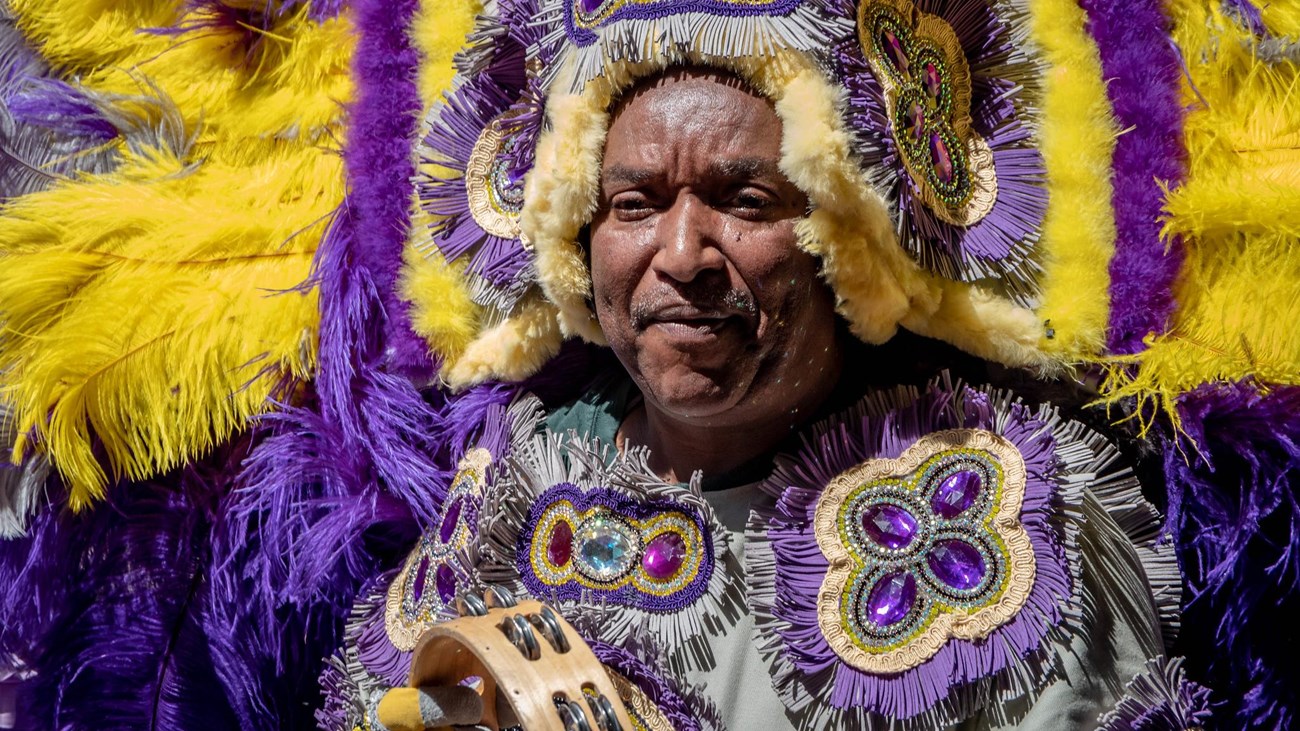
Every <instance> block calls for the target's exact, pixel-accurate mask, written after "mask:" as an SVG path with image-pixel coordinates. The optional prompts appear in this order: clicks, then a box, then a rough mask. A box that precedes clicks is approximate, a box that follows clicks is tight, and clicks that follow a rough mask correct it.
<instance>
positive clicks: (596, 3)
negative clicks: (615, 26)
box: [578, 0, 605, 15]
mask: <svg viewBox="0 0 1300 731" xmlns="http://www.w3.org/2000/svg"><path fill="white" fill-rule="evenodd" d="M604 4H605V2H604V0H578V7H580V8H582V12H583V14H585V15H595V14H596V11H598V10H600V6H602V5H604Z"/></svg>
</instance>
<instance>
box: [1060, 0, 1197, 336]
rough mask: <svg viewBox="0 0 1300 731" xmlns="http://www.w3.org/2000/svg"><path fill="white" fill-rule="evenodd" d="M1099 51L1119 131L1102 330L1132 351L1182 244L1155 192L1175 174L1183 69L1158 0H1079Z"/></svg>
mask: <svg viewBox="0 0 1300 731" xmlns="http://www.w3.org/2000/svg"><path fill="white" fill-rule="evenodd" d="M1080 5H1081V6H1082V7H1083V9H1084V10H1085V11H1087V13H1088V31H1089V32H1090V33H1091V34H1092V36H1093V38H1094V39H1095V40H1096V42H1097V49H1098V51H1099V52H1100V54H1101V67H1102V75H1103V76H1105V78H1106V81H1107V84H1106V93H1107V95H1108V96H1109V97H1110V106H1111V111H1112V113H1113V114H1114V115H1115V120H1116V121H1117V122H1118V123H1119V126H1120V128H1121V129H1124V130H1125V132H1124V134H1122V135H1120V136H1119V138H1118V139H1117V140H1116V141H1115V154H1114V157H1113V159H1112V163H1111V164H1112V169H1113V176H1112V180H1113V186H1114V191H1113V194H1112V198H1111V200H1112V202H1113V206H1114V209H1115V229H1116V239H1115V255H1114V256H1113V257H1112V258H1111V260H1110V302H1111V313H1110V330H1109V334H1108V338H1107V345H1108V347H1109V348H1110V350H1111V351H1112V352H1114V353H1125V354H1128V353H1136V352H1139V351H1141V350H1142V349H1143V348H1144V347H1145V346H1144V345H1143V342H1142V340H1143V338H1145V337H1146V336H1147V335H1148V334H1149V333H1155V334H1157V335H1158V334H1161V333H1163V332H1164V331H1165V330H1166V328H1167V327H1168V323H1169V317H1170V316H1171V315H1172V314H1173V310H1174V294H1173V284H1174V278H1175V277H1176V276H1177V275H1178V270H1179V267H1180V266H1181V265H1182V261H1183V250H1182V242H1181V241H1179V240H1178V239H1171V240H1169V241H1163V240H1161V238H1160V218H1161V213H1162V209H1163V206H1164V197H1165V194H1164V190H1165V188H1168V187H1173V186H1176V185H1177V184H1178V183H1179V182H1181V181H1182V179H1183V175H1184V172H1185V162H1186V161H1185V158H1186V150H1185V149H1184V147H1183V142H1182V132H1183V107H1182V103H1181V101H1180V98H1179V95H1180V84H1181V82H1182V74H1181V73H1180V70H1179V68H1180V67H1179V60H1178V53H1177V50H1176V49H1175V48H1174V46H1173V45H1172V44H1171V43H1170V42H1169V21H1168V19H1167V18H1166V17H1165V13H1164V4H1163V3H1161V2H1160V0H1130V1H1129V2H1122V3H1120V2H1113V1H1112V0H1081V2H1080Z"/></svg>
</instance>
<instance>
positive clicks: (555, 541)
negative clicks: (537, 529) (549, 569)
mask: <svg viewBox="0 0 1300 731" xmlns="http://www.w3.org/2000/svg"><path fill="white" fill-rule="evenodd" d="M570 558H573V528H572V526H570V525H569V523H568V521H564V520H561V521H560V522H558V523H556V524H555V528H554V529H553V530H551V542H550V543H548V544H546V560H547V561H550V562H551V565H552V566H567V565H568V564H569V559H570Z"/></svg>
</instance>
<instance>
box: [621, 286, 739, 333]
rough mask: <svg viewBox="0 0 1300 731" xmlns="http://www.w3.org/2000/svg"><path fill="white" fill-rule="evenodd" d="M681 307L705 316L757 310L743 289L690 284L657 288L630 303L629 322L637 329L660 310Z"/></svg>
mask: <svg viewBox="0 0 1300 731" xmlns="http://www.w3.org/2000/svg"><path fill="white" fill-rule="evenodd" d="M681 308H686V309H690V310H693V311H698V312H699V313H701V314H702V315H704V316H706V317H731V316H742V317H746V318H749V317H752V316H753V315H754V314H756V313H757V312H758V303H757V302H756V301H755V300H754V295H752V294H750V293H749V292H748V291H746V290H743V289H735V288H732V289H718V288H716V287H692V288H683V289H659V290H656V291H654V292H652V293H650V294H648V295H646V296H644V297H640V298H638V299H637V300H636V301H634V302H633V303H632V313H631V314H632V324H633V325H634V326H635V327H637V328H638V329H640V328H644V327H646V326H648V325H649V324H650V323H652V322H654V321H656V320H659V319H663V318H661V316H660V315H661V313H664V312H666V311H668V310H677V309H681Z"/></svg>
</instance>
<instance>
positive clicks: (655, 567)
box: [641, 532, 686, 581]
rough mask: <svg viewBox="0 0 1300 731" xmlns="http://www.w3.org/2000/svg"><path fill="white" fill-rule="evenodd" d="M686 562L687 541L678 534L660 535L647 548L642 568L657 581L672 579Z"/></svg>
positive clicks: (642, 559) (642, 558)
mask: <svg viewBox="0 0 1300 731" xmlns="http://www.w3.org/2000/svg"><path fill="white" fill-rule="evenodd" d="M685 562H686V540H685V539H683V538H682V537H681V535H680V534H677V533H671V532H670V533H660V534H659V535H657V536H655V537H654V539H653V540H651V541H650V543H649V545H647V546H646V547H645V553H644V554H642V556H641V568H643V569H645V572H646V573H647V574H649V575H650V578H652V579H655V580H656V581H664V580H666V579H671V578H672V577H673V575H675V574H676V573H677V572H678V570H680V569H681V567H682V564H683V563H685Z"/></svg>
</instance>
